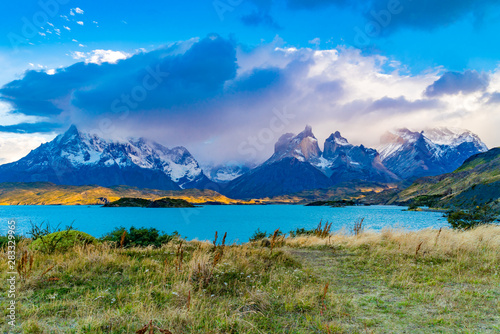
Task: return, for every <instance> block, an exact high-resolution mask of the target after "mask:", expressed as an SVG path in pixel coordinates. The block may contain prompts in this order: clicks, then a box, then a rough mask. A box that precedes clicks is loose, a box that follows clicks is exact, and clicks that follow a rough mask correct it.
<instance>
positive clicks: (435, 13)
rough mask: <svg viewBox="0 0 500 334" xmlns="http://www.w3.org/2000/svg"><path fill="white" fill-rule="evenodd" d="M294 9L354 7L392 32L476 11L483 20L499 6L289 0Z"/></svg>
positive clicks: (452, 1)
mask: <svg viewBox="0 0 500 334" xmlns="http://www.w3.org/2000/svg"><path fill="white" fill-rule="evenodd" d="M286 2H287V7H288V8H289V9H291V10H323V8H325V7H328V6H336V7H339V8H351V9H352V10H353V11H356V12H360V13H362V15H363V16H364V18H365V20H366V22H375V23H377V24H380V25H381V27H382V28H383V33H384V34H388V33H391V32H394V31H396V30H398V29H400V28H411V29H419V30H432V29H436V28H439V27H443V26H447V25H450V24H452V23H454V22H457V21H460V20H462V19H464V18H465V17H466V16H467V15H468V14H470V13H473V14H474V17H475V19H476V24H480V21H481V20H482V19H483V17H484V16H485V14H486V13H488V12H491V11H493V10H494V9H498V6H499V3H498V1H496V0H483V1H474V0H441V1H435V0H419V1H414V0H369V1H363V0H353V1H347V0H287V1H286Z"/></svg>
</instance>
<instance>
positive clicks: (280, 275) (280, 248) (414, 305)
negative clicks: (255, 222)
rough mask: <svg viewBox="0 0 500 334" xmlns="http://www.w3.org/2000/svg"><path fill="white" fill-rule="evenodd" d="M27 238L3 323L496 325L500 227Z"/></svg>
mask: <svg viewBox="0 0 500 334" xmlns="http://www.w3.org/2000/svg"><path fill="white" fill-rule="evenodd" d="M220 240H221V238H220V237H219V241H220ZM29 243H30V241H29V240H24V241H23V242H22V243H21V244H20V245H18V255H20V254H24V253H23V250H27V253H26V254H27V255H28V257H27V261H26V270H25V274H23V276H24V277H23V279H22V281H20V282H19V283H18V296H17V301H18V308H19V313H18V327H17V330H14V331H11V333H135V332H136V331H138V330H140V329H141V328H144V325H145V324H147V323H149V322H150V321H152V324H154V325H155V326H157V327H158V328H160V329H163V330H165V331H164V333H168V332H167V331H166V330H169V331H170V332H171V333H174V334H177V333H499V332H500V303H499V300H500V226H485V227H480V228H477V229H475V230H471V231H465V232H457V231H453V230H448V229H443V230H442V231H437V230H424V231H419V232H404V231H389V230H387V231H384V232H382V233H377V234H372V233H361V234H360V235H358V236H348V235H337V234H336V235H328V236H326V237H325V238H320V237H317V236H302V237H296V238H282V237H281V238H280V237H278V238H277V239H276V240H275V241H274V242H271V245H269V243H268V242H262V241H257V242H254V243H248V244H244V245H227V246H223V245H220V243H218V244H217V245H218V246H217V247H215V246H214V245H213V244H212V243H210V242H199V241H191V242H185V241H183V242H182V245H181V240H179V239H176V240H174V241H171V242H169V243H168V244H167V245H164V246H162V247H161V248H156V249H153V248H151V247H149V248H124V249H122V248H116V247H112V246H111V245H109V244H98V245H89V246H75V247H73V248H71V249H70V250H69V251H67V252H64V253H53V254H44V253H41V252H39V251H31V250H30V248H29ZM271 246H273V247H272V248H271ZM30 257H33V264H32V268H31V270H30V269H29V262H30ZM3 258H4V259H6V254H5V251H3ZM0 268H1V272H2V277H1V281H2V282H4V283H2V284H1V286H0V290H1V291H0V292H1V294H2V297H1V299H0V300H1V308H2V310H4V313H5V314H6V313H7V311H6V308H7V301H8V300H7V298H6V297H5V296H6V289H7V283H6V278H7V275H6V272H7V271H8V270H7V261H6V260H5V261H3V262H2V263H1V265H0ZM4 319H5V317H3V319H2V320H4ZM0 327H1V328H0V330H1V332H2V333H7V332H8V331H9V330H10V328H9V326H8V325H7V324H6V323H5V322H4V321H3V322H2V323H1V325H0ZM144 332H146V331H144ZM139 333H141V332H139ZM155 333H160V331H159V330H156V331H155Z"/></svg>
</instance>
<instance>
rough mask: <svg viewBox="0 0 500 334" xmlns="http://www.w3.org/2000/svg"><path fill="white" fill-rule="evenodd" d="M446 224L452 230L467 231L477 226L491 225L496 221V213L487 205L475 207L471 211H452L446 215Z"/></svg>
mask: <svg viewBox="0 0 500 334" xmlns="http://www.w3.org/2000/svg"><path fill="white" fill-rule="evenodd" d="M446 218H447V219H448V223H449V224H450V225H451V227H452V228H454V229H459V230H468V229H470V228H474V227H476V226H479V225H484V224H491V223H493V222H495V221H497V220H498V213H497V212H495V211H494V210H493V209H491V207H489V206H488V205H483V206H477V207H475V208H474V209H472V210H468V211H463V210H454V211H450V212H448V213H447V214H446Z"/></svg>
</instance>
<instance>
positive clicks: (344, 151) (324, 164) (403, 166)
mask: <svg viewBox="0 0 500 334" xmlns="http://www.w3.org/2000/svg"><path fill="white" fill-rule="evenodd" d="M486 150H487V148H486V146H485V145H484V143H483V142H482V141H481V140H480V139H479V137H478V136H477V135H475V134H473V133H471V132H470V131H467V130H458V129H447V128H435V129H428V130H424V131H422V132H413V131H410V130H408V129H400V130H396V131H392V132H389V133H387V134H385V135H384V136H383V137H382V146H381V147H380V148H379V151H377V150H375V149H372V148H367V147H365V146H363V145H359V146H355V145H353V144H350V143H349V142H348V140H347V139H346V138H344V137H342V135H341V134H340V133H339V132H338V131H336V132H334V133H332V134H331V135H330V136H329V137H328V138H327V139H326V141H325V143H324V145H323V151H322V150H321V149H320V147H319V144H318V140H317V138H316V137H315V136H314V134H313V132H312V128H311V127H310V126H306V128H305V129H304V131H302V132H301V133H299V134H298V135H295V134H292V133H286V134H284V135H282V136H281V137H280V138H279V140H278V141H277V142H276V144H275V149H274V154H273V155H272V156H271V157H270V158H269V159H268V160H266V161H265V162H264V163H262V164H260V165H258V166H252V165H247V164H240V163H231V164H226V165H216V166H204V167H203V168H202V167H201V166H200V164H199V163H198V161H197V160H196V159H195V158H194V157H193V156H192V155H191V153H190V152H189V151H188V150H187V149H186V148H184V147H182V146H178V147H174V148H172V149H169V148H167V147H165V146H163V145H161V144H159V143H157V142H154V141H152V140H148V139H145V138H138V139H134V138H130V139H127V140H122V141H117V140H108V139H103V138H100V137H98V136H96V135H91V134H88V133H84V132H81V131H79V130H78V129H77V128H76V126H74V125H73V126H71V127H70V128H69V129H68V130H67V131H66V132H65V133H63V134H61V135H59V136H57V137H56V138H55V139H54V140H52V141H51V142H48V143H45V144H42V145H41V146H40V147H38V148H37V149H35V150H33V151H31V152H30V153H29V154H28V155H27V156H25V157H24V158H22V159H20V160H18V161H16V162H12V163H8V164H4V165H1V166H0V182H39V181H43V182H52V183H54V184H62V185H76V186H80V185H89V184H95V185H99V186H103V187H110V186H116V185H127V186H133V187H139V188H152V189H161V190H180V189H190V188H197V189H205V188H209V189H214V187H215V188H216V190H217V191H218V192H220V193H221V194H223V195H225V196H228V197H230V198H237V199H248V198H266V197H273V196H280V195H287V194H293V193H297V192H301V191H305V190H312V189H327V188H330V187H332V186H335V185H338V184H341V183H346V182H378V183H385V184H393V183H399V182H401V181H402V180H412V179H415V178H418V177H421V176H432V175H439V174H443V173H449V172H452V171H453V170H455V169H456V168H458V167H459V166H460V165H461V164H462V163H463V162H464V161H465V160H466V159H468V158H469V157H470V156H472V155H474V154H477V153H481V152H484V151H486ZM379 152H380V153H379Z"/></svg>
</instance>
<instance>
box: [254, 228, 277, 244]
mask: <svg viewBox="0 0 500 334" xmlns="http://www.w3.org/2000/svg"><path fill="white" fill-rule="evenodd" d="M275 233H276V235H275ZM273 235H274V237H275V238H276V237H280V236H282V235H283V232H281V231H280V230H279V229H278V230H277V232H276V231H274V233H267V232H266V231H261V230H260V228H258V229H257V230H255V232H253V234H252V236H251V237H250V239H248V240H249V241H250V242H254V241H259V240H262V239H265V238H271V237H272V236H273Z"/></svg>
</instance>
